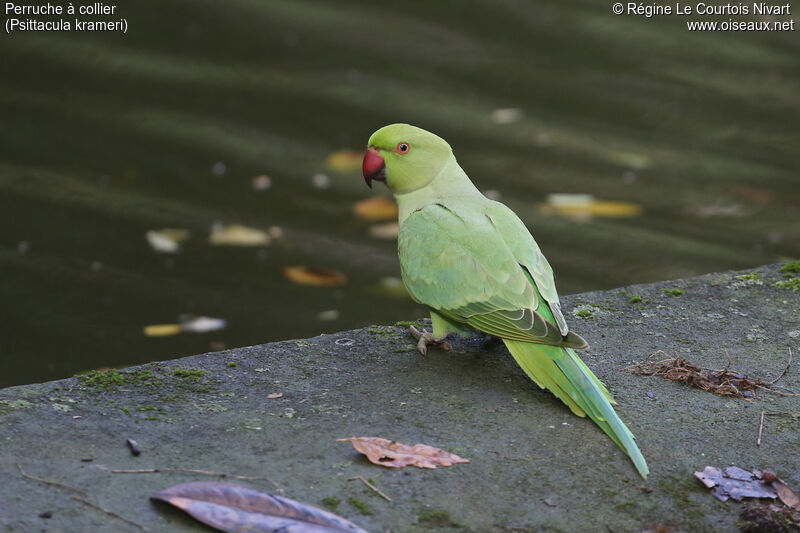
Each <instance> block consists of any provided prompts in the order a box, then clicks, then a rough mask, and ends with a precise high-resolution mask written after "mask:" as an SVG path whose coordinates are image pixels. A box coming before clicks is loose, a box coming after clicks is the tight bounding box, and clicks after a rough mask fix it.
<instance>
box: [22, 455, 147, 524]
mask: <svg viewBox="0 0 800 533" xmlns="http://www.w3.org/2000/svg"><path fill="white" fill-rule="evenodd" d="M17 468H19V473H20V474H22V477H24V478H26V479H31V480H33V481H39V482H40V483H45V484H47V485H52V486H54V487H58V488H60V489H65V490H68V491H70V492H75V493H77V494H78V495H77V496H76V495H75V494H73V495H72V499H73V500H75V501H79V502H81V503H84V504H86V505H88V506H89V507H93V508H95V509H97V510H98V511H102V512H104V513H106V514H107V515H109V516H113V517H114V518H117V519H119V520H122V521H123V522H125V523H127V524H130V525H132V526H136V527H138V528H139V529H141V530H142V531H150V530H149V529H148V528H147V527H145V526H143V525H141V524H137V523H136V522H133V521H132V520H128V519H127V518H125V517H124V516H121V515H119V514H117V513H115V512H114V511H109V510H108V509H104V508H103V507H101V506H99V505H97V504H96V503H93V502H91V501H89V500H87V499H86V491H85V490H83V489H79V488H78V487H73V486H70V485H67V484H65V483H61V482H60V481H54V480H52V479H45V478H43V477H38V476H34V475H31V474H28V473H27V472H25V470H23V469H22V465H21V464H19V463H17Z"/></svg>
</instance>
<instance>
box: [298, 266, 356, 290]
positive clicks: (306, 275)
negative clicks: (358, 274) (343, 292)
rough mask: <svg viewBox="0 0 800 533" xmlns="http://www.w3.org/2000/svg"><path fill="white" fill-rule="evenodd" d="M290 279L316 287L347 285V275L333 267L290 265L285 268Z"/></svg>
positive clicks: (299, 283)
mask: <svg viewBox="0 0 800 533" xmlns="http://www.w3.org/2000/svg"><path fill="white" fill-rule="evenodd" d="M283 273H284V275H285V276H286V277H287V278H289V281H291V282H293V283H297V284H298V285H311V286H315V287H342V286H344V285H347V276H345V275H344V274H342V273H341V272H339V271H338V270H334V269H332V268H321V267H318V268H315V267H305V266H288V267H284V269H283Z"/></svg>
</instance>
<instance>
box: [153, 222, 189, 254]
mask: <svg viewBox="0 0 800 533" xmlns="http://www.w3.org/2000/svg"><path fill="white" fill-rule="evenodd" d="M145 238H146V239H147V242H148V243H149V244H150V246H151V247H152V248H153V250H155V251H156V252H161V253H164V254H174V253H178V252H179V251H180V249H181V242H183V241H185V240H186V239H188V238H189V232H188V231H187V230H185V229H174V228H164V229H160V230H154V229H151V230H150V231H148V232H147V233H146V234H145Z"/></svg>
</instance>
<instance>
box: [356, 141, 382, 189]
mask: <svg viewBox="0 0 800 533" xmlns="http://www.w3.org/2000/svg"><path fill="white" fill-rule="evenodd" d="M361 170H362V172H364V181H366V182H367V185H369V188H370V189H371V188H372V180H377V181H383V182H385V181H386V163H385V162H384V160H383V158H382V157H381V154H379V153H378V150H376V149H375V148H374V147H372V146H370V147H369V148H368V149H367V153H365V154H364V163H363V164H362V165H361Z"/></svg>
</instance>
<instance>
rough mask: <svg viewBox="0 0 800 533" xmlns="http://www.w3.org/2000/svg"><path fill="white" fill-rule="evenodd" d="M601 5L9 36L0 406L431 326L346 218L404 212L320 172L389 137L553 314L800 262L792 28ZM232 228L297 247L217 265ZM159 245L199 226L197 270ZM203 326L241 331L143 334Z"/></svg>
mask: <svg viewBox="0 0 800 533" xmlns="http://www.w3.org/2000/svg"><path fill="white" fill-rule="evenodd" d="M610 6H611V3H610V2H598V1H573V2H561V1H544V2H524V1H502V2H498V1H492V2H489V1H485V2H477V1H473V2H470V1H463V2H421V1H410V0H409V1H404V2H355V1H338V2H322V1H320V2H311V1H307V0H260V1H256V0H228V1H225V2H219V1H203V0H193V1H182V0H169V1H161V2H153V1H137V2H125V3H122V4H120V5H118V7H117V10H118V13H119V14H120V16H123V17H125V18H127V20H128V24H129V31H128V33H127V34H126V35H123V34H120V33H106V34H98V33H55V32H50V33H45V32H28V33H13V34H11V35H6V34H4V35H2V36H0V125H1V126H0V364H1V365H2V366H0V386H6V385H11V384H17V383H25V382H31V381H41V380H47V379H53V378H58V377H62V376H68V375H71V374H73V373H75V372H78V371H82V370H85V369H89V368H97V367H108V366H121V365H130V364H134V363H140V362H145V361H152V360H158V359H166V358H171V357H176V356H180V355H187V354H192V353H198V352H205V351H209V350H212V349H220V348H221V347H222V346H223V345H224V346H226V347H234V346H241V345H247V344H255V343H262V342H268V341H272V340H277V339H287V338H297V337H306V336H311V335H315V334H318V333H320V332H325V331H335V330H342V329H347V328H353V327H356V326H362V325H367V324H372V323H384V324H385V323H392V322H394V321H396V320H401V319H410V318H414V317H418V316H421V315H422V314H423V312H424V310H423V309H422V308H421V307H420V306H419V305H417V304H414V303H413V302H412V301H410V300H408V299H405V298H402V297H400V298H398V297H397V296H396V295H392V294H389V293H387V291H385V290H384V289H381V283H382V282H381V280H382V279H383V278H386V277H396V276H399V269H398V265H397V260H396V255H395V254H396V252H395V243H394V241H393V240H391V239H378V238H375V237H373V236H371V235H370V232H369V228H370V226H372V225H373V224H374V223H371V222H368V221H364V220H362V219H360V218H359V217H356V216H355V215H354V214H353V205H354V203H355V202H357V201H359V200H362V199H364V198H367V197H368V196H370V195H371V194H386V192H385V191H377V192H370V191H369V190H368V189H367V188H366V187H365V186H364V183H363V180H362V178H361V177H360V173H359V171H358V170H357V169H350V170H347V171H343V172H342V171H335V170H332V169H331V168H329V167H328V164H327V163H326V160H327V158H328V156H329V155H330V154H331V153H335V152H337V151H339V150H343V149H351V150H361V149H363V147H364V145H365V143H366V140H367V139H368V137H369V135H370V134H371V133H372V131H374V130H375V129H377V128H378V127H380V126H382V125H384V124H387V123H391V122H399V121H402V122H410V123H413V124H417V125H419V126H422V127H424V128H426V129H429V130H432V131H435V132H436V133H438V134H440V135H441V136H443V137H444V138H446V139H447V140H448V141H449V142H450V144H451V145H452V146H453V147H454V149H455V152H456V155H457V157H458V158H459V161H460V162H461V164H462V166H463V167H464V168H465V169H466V170H467V172H468V173H469V174H470V176H471V177H472V178H473V180H474V181H475V182H476V183H477V184H478V186H479V188H481V189H482V190H487V189H492V190H496V191H499V193H500V194H501V195H502V200H503V201H505V202H506V203H508V204H509V205H510V206H511V207H512V208H513V209H515V210H516V211H517V212H518V213H519V214H520V216H521V217H522V218H523V220H524V221H525V222H526V223H527V224H528V226H529V227H531V228H532V229H533V232H534V235H535V236H536V238H537V240H538V241H539V243H540V245H541V246H542V248H543V249H544V251H545V253H546V254H547V256H548V258H549V259H550V262H551V263H552V264H553V266H554V268H555V271H556V273H557V281H558V284H559V287H560V289H561V292H562V293H570V292H578V291H584V290H588V289H602V288H611V287H616V286H622V285H626V284H630V283H636V282H646V281H653V280H661V279H666V278H677V277H684V276H691V275H694V274H699V273H703V272H709V271H715V270H724V269H731V268H745V267H749V266H754V265H758V264H763V263H769V262H774V261H776V260H780V259H783V258H788V257H792V256H795V257H796V256H800V186H798V184H799V183H800V176H799V175H798V174H799V173H800V164H799V163H798V156H800V39H799V38H798V32H788V33H783V34H776V33H759V32H736V33H723V32H711V33H690V32H688V31H687V30H686V29H685V24H684V22H683V20H682V19H681V18H679V17H674V16H673V17H662V18H660V19H645V18H640V17H627V16H621V17H618V16H614V15H613V14H612V13H611V9H610ZM798 9H800V6H798ZM88 18H91V17H88ZM751 18H752V17H751ZM4 22H5V20H4ZM507 108H513V109H517V110H519V111H516V112H512V113H511V117H510V119H509V120H510V122H509V123H498V122H497V120H496V119H497V115H496V114H495V115H493V112H495V110H497V109H507ZM520 113H521V114H520ZM493 116H494V118H495V120H493ZM501 118H502V117H501ZM515 118H516V119H518V120H512V119H515ZM501 122H502V121H501ZM318 173H323V174H325V175H327V176H328V177H329V178H330V184H329V185H330V186H329V187H327V188H319V187H315V186H314V185H313V184H312V176H314V175H315V174H318ZM259 175H268V176H270V178H271V187H270V188H269V189H267V190H264V191H257V190H254V188H253V187H252V180H253V178H254V177H255V176H259ZM318 179H319V178H318ZM379 188H380V187H379ZM551 193H583V194H591V195H593V196H594V197H595V198H597V199H600V200H608V201H621V202H629V203H632V204H636V205H638V206H641V208H642V209H643V213H642V215H641V216H637V217H631V218H602V217H600V218H593V219H591V220H575V219H573V218H570V217H564V216H559V215H557V214H553V213H548V212H546V211H545V210H543V209H541V206H540V204H541V203H542V202H546V200H547V196H548V194H551ZM215 223H217V224H243V225H246V226H249V227H253V228H258V229H262V230H267V229H268V228H270V227H273V226H278V227H280V228H281V229H282V230H283V237H282V238H281V239H279V240H274V241H273V242H272V243H271V244H270V245H268V246H262V247H220V246H211V245H210V244H209V242H208V235H209V231H210V228H211V227H212V225H213V224H215ZM162 228H182V229H186V230H189V231H190V232H191V237H190V238H189V239H188V240H187V241H185V242H184V243H183V246H182V249H181V251H180V253H177V254H163V253H158V252H156V251H155V250H154V249H153V248H152V247H151V246H150V245H149V244H148V242H147V240H146V239H145V234H146V233H147V232H148V231H149V230H158V229H162ZM287 265H307V266H313V267H326V268H335V269H338V270H340V271H341V272H343V273H344V274H345V275H346V276H347V278H348V284H347V285H346V286H345V287H341V288H327V287H326V288H321V287H308V286H301V285H297V284H293V283H292V282H290V281H289V280H287V279H286V277H285V276H284V275H283V268H284V267H285V266H287ZM329 310H336V311H337V312H338V317H336V313H328V314H327V315H323V316H325V317H326V318H328V319H329V320H320V317H319V313H320V312H323V311H329ZM187 314H193V315H207V316H211V317H219V318H224V319H225V320H226V321H227V328H225V329H223V330H219V331H213V332H209V333H181V334H179V335H175V336H169V337H148V336H145V334H144V330H143V328H144V327H145V326H147V325H150V324H164V323H174V322H177V321H178V320H179V317H181V316H182V315H187ZM332 317H335V318H334V319H333V320H330V318H332Z"/></svg>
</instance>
